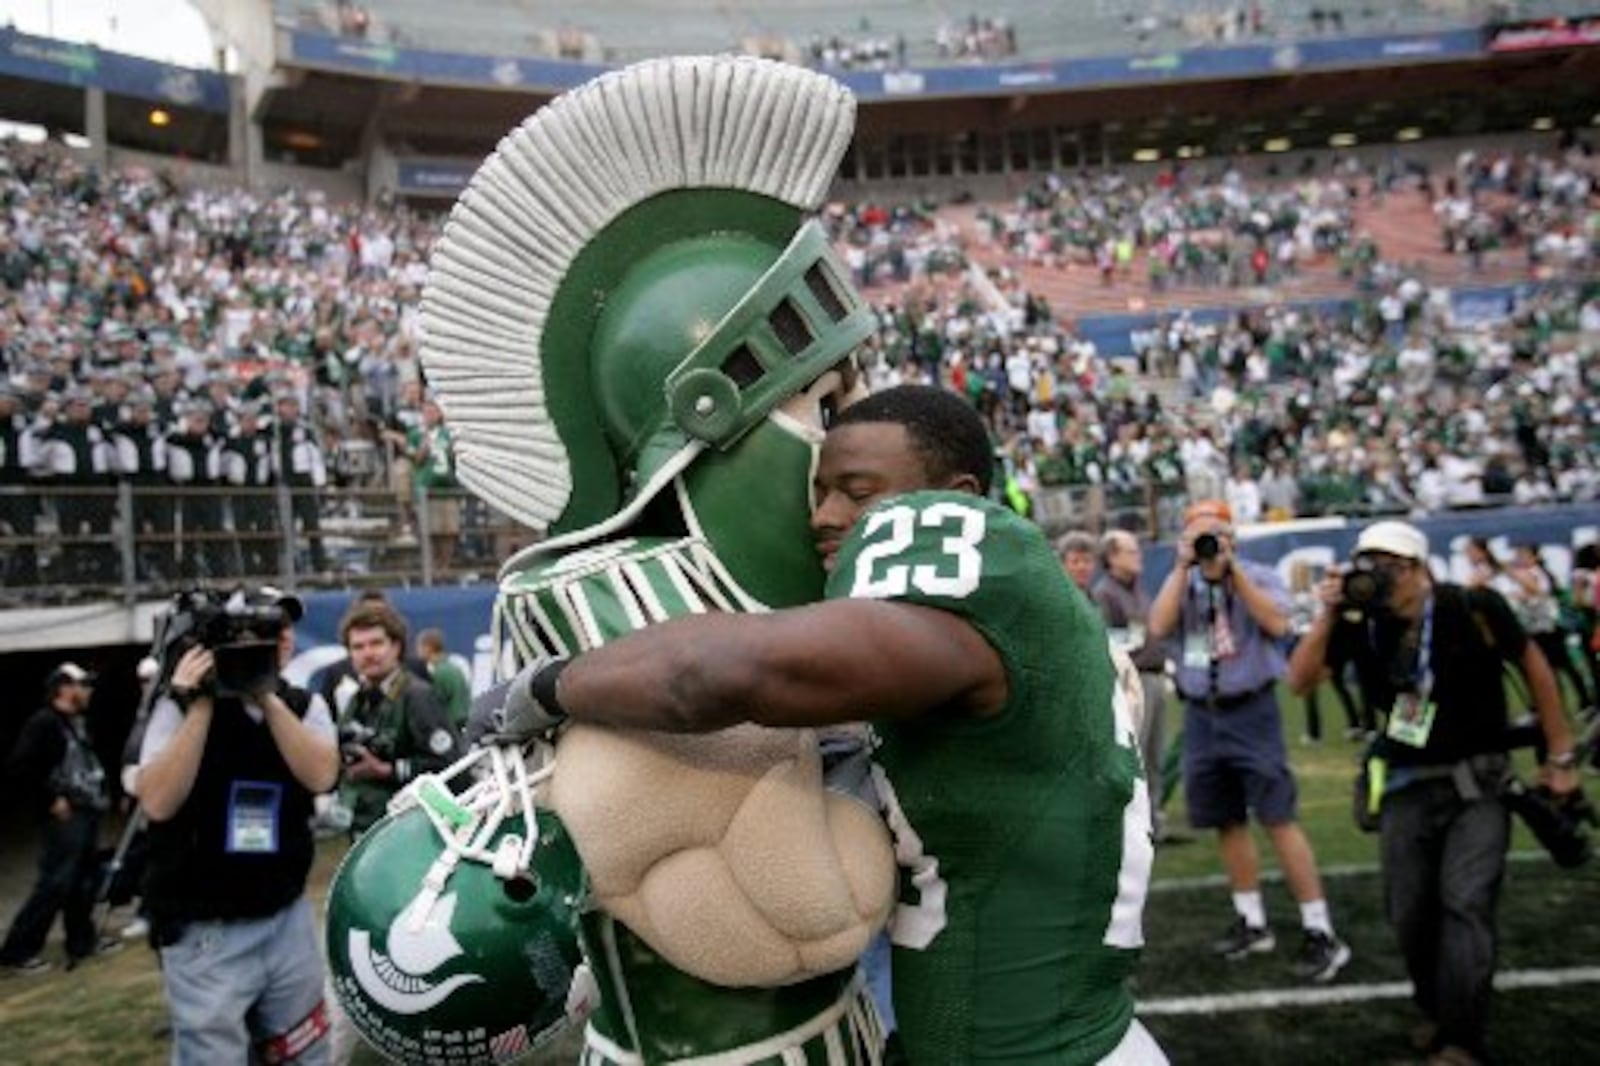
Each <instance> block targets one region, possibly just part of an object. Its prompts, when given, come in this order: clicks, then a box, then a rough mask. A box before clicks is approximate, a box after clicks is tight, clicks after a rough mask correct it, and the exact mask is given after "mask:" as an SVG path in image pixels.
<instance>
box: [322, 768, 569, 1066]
mask: <svg viewBox="0 0 1600 1066" xmlns="http://www.w3.org/2000/svg"><path fill="white" fill-rule="evenodd" d="M473 775H476V776H477V780H476V781H475V782H474V783H472V784H470V785H467V786H466V787H465V788H464V790H463V791H461V793H460V795H453V794H452V793H451V790H450V788H449V787H448V786H449V783H450V782H452V781H465V780H467V779H469V778H470V777H471V776H473ZM542 776H543V775H532V776H530V775H529V774H528V773H527V771H526V764H525V762H524V760H523V758H522V756H521V753H520V752H519V751H518V750H517V749H515V748H504V747H487V748H480V749H478V750H476V751H474V752H472V753H471V754H470V755H468V756H466V757H465V758H463V759H462V760H460V761H459V762H457V763H456V764H455V765H454V766H452V767H451V768H450V769H448V770H446V771H444V772H442V773H441V774H439V775H437V776H434V775H426V776H424V777H422V778H419V779H418V780H417V781H415V782H413V783H412V785H410V786H408V787H407V788H406V790H405V791H404V792H402V793H401V794H400V795H399V796H398V797H396V800H395V802H394V803H393V804H392V805H391V809H390V813H389V814H388V815H387V816H386V817H384V818H383V819H382V820H381V821H379V822H378V823H377V824H376V825H374V826H373V827H372V828H371V829H370V830H369V831H368V832H367V833H366V834H365V835H364V836H362V837H361V839H360V840H359V841H358V842H357V843H356V845H355V846H354V847H353V848H352V849H351V850H350V853H349V854H348V855H346V856H345V859H344V861H343V863H341V864H340V866H339V870H338V872H337V873H336V874H335V875H334V880H333V885H332V887H331V889H330V891H329V897H328V918H327V938H328V943H327V948H328V952H327V954H328V966H329V969H330V970H331V971H332V975H333V988H334V992H335V994H336V995H337V996H338V998H339V1002H340V1004H341V1006H342V1007H343V1008H344V1010H345V1013H346V1014H347V1015H348V1016H349V1018H350V1020H351V1022H352V1023H353V1024H354V1025H355V1027H356V1028H357V1029H358V1030H359V1031H360V1032H361V1035H362V1036H363V1037H365V1038H366V1039H367V1041H368V1042H370V1043H371V1044H372V1045H373V1046H374V1047H375V1048H377V1049H378V1050H379V1051H381V1052H382V1053H383V1054H384V1055H386V1056H388V1057H389V1058H391V1059H394V1060H396V1061H399V1062H407V1063H423V1062H451V1063H455V1062H462V1063H480V1062H481V1063H491V1062H503V1061H505V1060H506V1059H507V1058H510V1057H513V1056H515V1055H517V1054H520V1053H521V1052H522V1051H526V1050H530V1049H532V1048H534V1047H537V1046H538V1045H540V1044H542V1043H544V1042H545V1041H546V1040H548V1039H550V1038H551V1037H553V1036H555V1035H556V1034H557V1033H559V1032H561V1031H562V1030H563V1029H564V1028H565V1027H566V1026H567V1025H568V1024H569V1022H572V1021H575V1020H578V1019H581V1018H583V1017H586V1016H587V1014H588V1011H589V1009H590V1008H591V1007H592V1006H593V999H594V997H593V994H592V989H593V981H592V980H591V979H589V978H588V977H587V971H586V970H585V969H584V967H583V965H582V953H581V951H580V949H579V946H578V938H577V911H578V907H579V902H580V900H581V898H582V894H583V891H584V883H583V882H584V879H583V870H582V866H581V864H580V863H579V860H578V856H577V853H576V851H575V850H574V849H573V847H572V844H571V842H570V841H569V840H568V838H567V834H566V831H565V830H564V829H563V828H562V826H561V823H560V821H559V820H558V819H557V818H556V817H555V816H554V815H552V814H550V813H549V812H547V811H542V810H539V809H537V808H536V807H535V806H534V805H533V800H532V792H533V787H534V786H535V785H536V784H537V783H538V781H539V780H540V778H541V777H542ZM529 826H533V827H535V829H534V831H533V832H529V831H528V827H529Z"/></svg>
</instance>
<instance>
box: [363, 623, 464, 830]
mask: <svg viewBox="0 0 1600 1066" xmlns="http://www.w3.org/2000/svg"><path fill="white" fill-rule="evenodd" d="M339 637H340V640H341V641H342V642H343V643H344V647H345V651H346V652H348V653H349V655H350V664H351V666H352V668H353V669H354V670H355V675H356V677H357V679H358V680H359V682H360V685H361V687H360V689H359V690H358V691H357V692H356V693H355V694H354V695H353V696H351V698H350V702H349V703H348V705H346V706H345V708H344V709H343V710H342V712H341V713H340V716H339V749H340V754H341V756H342V758H343V762H344V784H343V786H342V787H341V789H340V792H341V796H340V799H341V800H342V801H343V803H344V805H345V806H346V807H348V808H349V809H350V812H351V823H350V829H351V831H352V832H353V833H354V834H355V835H357V836H360V835H361V834H362V833H364V832H366V830H367V829H368V828H369V827H370V826H371V825H372V824H373V823H374V822H376V821H377V820H378V819H379V818H382V817H383V814H384V811H385V810H386V809H387V808H388V804H389V800H390V798H391V797H392V796H393V795H394V794H395V793H396V792H398V791H399V790H400V789H401V787H402V786H404V785H405V784H406V783H407V782H408V781H410V780H412V779H413V778H415V777H416V776H417V775H418V774H420V773H427V772H431V771H434V770H442V769H444V768H445V767H446V766H449V765H450V763H452V762H453V761H455V759H456V757H457V754H458V752H459V749H460V741H459V738H458V736H457V734H456V728H455V726H454V725H453V724H452V723H451V721H450V714H449V712H448V711H446V710H445V708H444V705H443V704H442V703H440V702H439V700H438V698H437V697H436V696H435V695H434V694H433V688H432V686H431V685H430V684H429V683H428V682H426V681H423V680H421V679H419V678H418V677H417V676H416V675H415V674H412V673H411V672H410V671H409V670H407V669H406V668H405V667H404V666H403V665H402V663H401V657H402V655H404V653H405V649H406V624H405V621H404V620H403V619H402V618H401V617H400V615H399V613H398V612H396V611H395V609H394V608H393V607H390V606H389V605H388V604H387V603H357V604H356V605H355V606H354V607H353V608H351V610H350V613H349V614H347V615H345V616H344V620H343V621H342V622H340V624H339Z"/></svg>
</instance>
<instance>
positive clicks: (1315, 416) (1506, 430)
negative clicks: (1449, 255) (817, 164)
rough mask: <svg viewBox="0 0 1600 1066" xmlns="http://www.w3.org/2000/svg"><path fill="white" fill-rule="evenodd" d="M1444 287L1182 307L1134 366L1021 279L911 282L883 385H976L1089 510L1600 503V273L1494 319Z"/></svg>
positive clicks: (896, 319) (1277, 511)
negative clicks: (1462, 318)
mask: <svg viewBox="0 0 1600 1066" xmlns="http://www.w3.org/2000/svg"><path fill="white" fill-rule="evenodd" d="M1438 296H1439V294H1438V293H1437V292H1435V291H1433V290H1429V289H1428V288H1427V287H1425V286H1423V285H1422V284H1420V283H1419V282H1416V281H1415V280H1414V279H1411V278H1402V279H1400V280H1398V281H1396V282H1394V283H1393V284H1392V285H1391V286H1390V287H1389V288H1388V289H1386V290H1385V291H1383V292H1382V293H1381V294H1379V297H1378V298H1377V299H1374V300H1365V301H1360V302H1358V303H1356V304H1355V305H1354V309H1353V310H1351V311H1349V312H1340V313H1334V312H1327V313H1322V314H1317V313H1311V312H1308V311H1305V310H1302V309H1298V308H1294V307H1290V306H1282V305H1272V306H1268V307H1265V308H1260V309H1254V310H1249V311H1241V312H1239V313H1237V314H1235V315H1233V316H1232V317H1230V318H1228V319H1226V320H1224V321H1221V322H1210V323H1202V322H1198V321H1196V320H1195V319H1194V318H1193V317H1192V316H1190V315H1188V314H1177V315H1174V316H1171V317H1169V318H1168V319H1167V320H1165V321H1164V322H1162V323H1160V324H1159V325H1157V326H1156V327H1154V328H1152V329H1149V330H1146V331H1142V332H1141V333H1140V334H1139V335H1138V336H1137V337H1136V338H1135V340H1136V344H1137V366H1136V367H1135V366H1130V365H1128V364H1127V363H1125V362H1122V361H1118V360H1107V359H1104V358H1102V357H1101V354H1100V353H1099V352H1098V351H1097V350H1096V348H1095V346H1094V344H1093V343H1092V342H1091V341H1088V340H1086V339H1083V338H1081V337H1078V336H1076V335H1075V334H1074V333H1073V331H1072V330H1071V329H1070V328H1069V327H1066V326H1064V325H1063V324H1062V323H1061V322H1060V321H1059V320H1058V319H1057V317H1056V316H1055V315H1053V314H1052V313H1051V309H1050V308H1049V307H1048V306H1047V305H1045V304H1044V302H1043V301H1042V300H1041V299H1039V298H1038V297H1037V296H1032V295H1029V294H1027V293H1026V292H1025V291H1023V290H1022V289H1021V288H1020V287H1019V286H1017V285H1015V284H1012V285H1009V286H1005V287H1003V289H1002V290H1001V291H1000V303H999V306H998V309H997V307H996V305H995V303H994V302H993V301H992V299H991V300H989V301H986V300H985V296H984V294H983V293H980V292H979V291H977V290H976V289H975V287H974V286H973V284H971V283H970V282H969V283H964V284H961V285H959V286H947V287H946V288H945V289H944V290H943V291H933V290H927V289H916V288H912V289H908V290H906V291H905V294H904V299H903V300H902V301H901V302H899V303H894V304H887V303H886V304H884V305H883V306H882V307H881V311H880V315H881V319H882V321H883V328H882V330H881V331H880V334H879V338H878V340H877V342H876V344H877V350H878V355H879V358H878V359H877V361H876V366H875V368H874V370H873V374H874V376H875V381H874V384H875V385H889V384H896V383H899V382H901V381H921V382H935V383H939V384H942V385H944V386H946V387H948V388H951V389H953V390H955V391H958V392H962V393H964V394H965V395H967V396H968V397H969V398H970V399H971V400H972V401H973V403H974V404H975V405H977V406H978V407H979V409H980V410H981V411H983V413H984V415H985V417H986V418H987V419H988V421H989V424H990V426H991V429H992V430H993V432H994V433H995V436H996V438H997V439H998V440H1000V441H1002V442H1003V446H1002V452H1003V454H1004V456H1005V458H1006V460H1007V464H1008V472H1009V474H1010V475H1011V478H1012V486H1013V489H1014V490H1015V491H1018V492H1020V493H1022V494H1024V495H1028V494H1032V493H1034V492H1035V491H1036V490H1038V489H1041V488H1051V487H1066V488H1069V489H1075V490H1079V491H1080V492H1081V493H1082V495H1083V501H1082V504H1081V506H1082V507H1085V508H1088V509H1089V510H1090V511H1099V512H1100V514H1098V515H1096V514H1093V513H1087V514H1084V515H1081V516H1080V517H1082V518H1084V519H1087V520H1092V519H1094V518H1096V517H1099V518H1102V519H1103V518H1104V517H1105V516H1106V515H1108V514H1110V513H1113V512H1116V511H1118V510H1119V509H1123V508H1126V509H1132V510H1140V509H1143V508H1146V507H1147V506H1148V503H1149V502H1150V501H1149V497H1148V495H1147V493H1148V492H1149V491H1150V490H1152V489H1153V490H1154V492H1155V494H1156V496H1157V497H1158V498H1169V497H1170V498H1177V497H1179V496H1186V497H1188V498H1191V499H1201V498H1212V497H1215V498H1224V499H1227V500H1228V501H1229V503H1230V504H1231V505H1232V507H1233V509H1234V513H1235V514H1236V515H1237V516H1238V519H1239V521H1240V522H1242V523H1249V522H1257V521H1266V520H1272V519H1287V518H1293V517H1305V516H1316V515H1323V514H1335V513H1342V514H1374V513H1423V512H1430V511H1440V510H1446V509H1451V508H1463V507H1479V506H1486V505H1496V504H1508V503H1515V504H1519V505H1529V504H1539V503H1549V502H1556V501H1567V500H1577V501H1590V500H1594V499H1597V498H1600V474H1597V470H1600V403H1597V397H1600V366H1597V365H1596V363H1595V360H1594V358H1593V355H1594V346H1595V344H1596V343H1597V337H1600V333H1597V331H1600V289H1597V288H1596V287H1595V286H1593V285H1592V284H1591V285H1590V286H1588V287H1587V288H1585V289H1581V290H1580V289H1578V288H1576V287H1572V288H1563V289H1552V290H1545V291H1541V292H1538V293H1536V294H1534V295H1532V296H1529V297H1527V298H1525V299H1523V300H1521V302H1520V303H1519V304H1518V306H1517V307H1516V308H1515V309H1514V311H1513V313H1512V314H1511V316H1510V317H1509V319H1507V320H1506V321H1503V322H1499V323H1496V324H1493V325H1491V326H1485V327H1478V326H1471V327H1468V326H1464V325H1461V324H1458V323H1456V322H1455V321H1454V320H1453V318H1452V315H1451V311H1450V307H1449V304H1448V301H1443V300H1440V299H1439V298H1438ZM1136 370H1137V371H1138V372H1139V373H1138V374H1136V373H1135V371H1136ZM1162 378H1165V379H1176V381H1175V382H1174V384H1176V386H1177V389H1176V394H1175V397H1174V395H1173V393H1172V390H1164V389H1159V388H1150V387H1149V385H1150V383H1151V380H1152V379H1162ZM1163 392H1166V393H1167V394H1168V396H1169V402H1168V403H1167V404H1163V403H1162V401H1161V395H1162V393H1163Z"/></svg>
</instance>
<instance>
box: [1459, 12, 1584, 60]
mask: <svg viewBox="0 0 1600 1066" xmlns="http://www.w3.org/2000/svg"><path fill="white" fill-rule="evenodd" d="M1487 37H1488V40H1487V42H1486V44H1485V47H1486V48H1487V49H1488V50H1489V51H1491V52H1530V51H1533V50H1535V49H1539V48H1587V47H1589V46H1591V45H1596V44H1600V14H1588V15H1575V16H1571V17H1568V18H1548V19H1528V20H1527V21H1524V22H1502V23H1497V24H1496V25H1494V26H1491V27H1490V28H1489V30H1488V32H1487Z"/></svg>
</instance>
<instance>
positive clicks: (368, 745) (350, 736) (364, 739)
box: [339, 718, 394, 766]
mask: <svg viewBox="0 0 1600 1066" xmlns="http://www.w3.org/2000/svg"><path fill="white" fill-rule="evenodd" d="M363 748H365V749H366V750H367V751H369V752H371V753H372V755H373V757H374V758H377V759H382V760H383V761H385V762H390V761H393V759H394V753H393V752H392V751H390V750H389V747H388V745H386V744H384V743H382V742H381V741H380V740H379V739H378V731H377V730H376V729H374V728H373V727H372V726H370V725H367V723H365V722H363V721H360V720H359V719H356V718H346V719H345V720H344V721H343V722H340V723H339V759H340V761H341V762H343V763H344V764H345V765H346V766H350V765H352V764H353V763H357V762H360V761H361V751H362V749H363Z"/></svg>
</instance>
